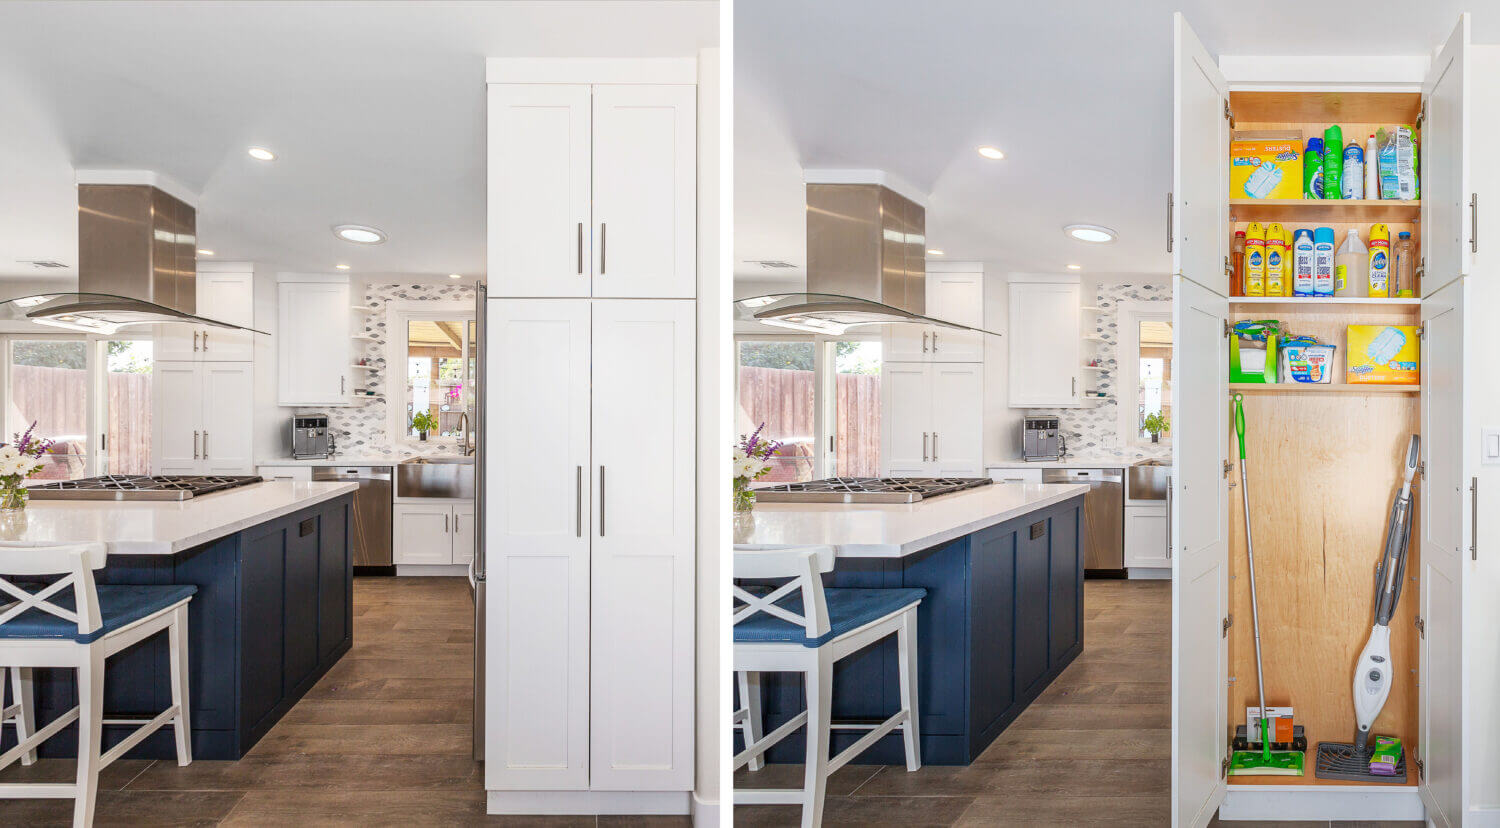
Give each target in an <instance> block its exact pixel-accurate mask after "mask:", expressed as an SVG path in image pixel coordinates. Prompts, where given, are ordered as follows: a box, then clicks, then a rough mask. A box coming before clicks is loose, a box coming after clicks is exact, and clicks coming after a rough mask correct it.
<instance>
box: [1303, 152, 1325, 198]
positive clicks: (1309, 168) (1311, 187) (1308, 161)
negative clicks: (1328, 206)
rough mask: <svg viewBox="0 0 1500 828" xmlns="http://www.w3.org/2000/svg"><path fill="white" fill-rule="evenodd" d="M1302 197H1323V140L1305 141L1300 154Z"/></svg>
mask: <svg viewBox="0 0 1500 828" xmlns="http://www.w3.org/2000/svg"><path fill="white" fill-rule="evenodd" d="M1302 197H1303V198H1322V197H1323V139H1322V138H1316V137H1314V138H1309V139H1307V149H1306V150H1304V151H1303V153H1302Z"/></svg>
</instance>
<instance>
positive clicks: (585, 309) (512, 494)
mask: <svg viewBox="0 0 1500 828" xmlns="http://www.w3.org/2000/svg"><path fill="white" fill-rule="evenodd" d="M487 304H488V306H489V307H488V310H487V313H488V320H487V321H488V323H489V324H488V326H487V328H486V336H485V374H486V377H485V383H486V385H485V388H484V394H485V433H486V435H487V436H486V437H485V438H484V450H483V451H482V452H480V454H481V458H482V460H483V462H484V464H485V487H486V492H485V533H486V535H485V546H484V548H485V571H486V573H487V583H488V596H487V606H488V610H489V611H488V612H487V613H486V615H485V620H484V623H485V631H486V636H487V642H488V647H487V651H486V657H485V670H486V673H485V675H486V679H485V722H486V723H487V728H486V734H485V762H484V776H485V787H486V788H489V789H491V790H579V789H583V788H587V787H588V786H589V769H588V756H589V682H588V675H589V526H590V525H591V524H590V523H589V520H588V516H589V514H590V511H589V493H590V491H592V487H591V486H590V485H589V484H588V481H589V480H591V479H592V477H591V474H590V471H589V469H590V465H589V319H590V303H589V302H588V300H585V299H514V300H508V299H496V298H493V297H491V298H490V299H489V300H488V302H487ZM632 370H633V371H639V370H641V366H636V367H635V368H634V369H632ZM632 443H633V444H634V445H636V446H639V447H642V448H644V446H643V444H641V443H640V442H639V440H634V439H633V440H632ZM654 456H655V455H654V453H651V452H647V453H645V454H640V455H638V456H637V457H636V458H635V460H636V462H637V463H642V462H645V459H646V458H647V457H654Z"/></svg>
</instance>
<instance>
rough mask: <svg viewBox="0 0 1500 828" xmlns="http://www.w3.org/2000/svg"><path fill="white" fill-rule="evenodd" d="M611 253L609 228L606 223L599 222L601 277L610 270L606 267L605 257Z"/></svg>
mask: <svg viewBox="0 0 1500 828" xmlns="http://www.w3.org/2000/svg"><path fill="white" fill-rule="evenodd" d="M608 253H609V227H608V225H606V224H605V223H604V222H602V221H601V222H599V275H600V276H603V275H604V271H606V270H608V269H609V268H608V267H607V266H606V265H605V262H606V259H605V256H606V255H607V254H608Z"/></svg>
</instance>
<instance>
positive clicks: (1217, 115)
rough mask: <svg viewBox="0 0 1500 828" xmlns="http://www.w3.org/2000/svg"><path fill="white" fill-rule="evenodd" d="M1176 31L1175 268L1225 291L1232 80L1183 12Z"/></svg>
mask: <svg viewBox="0 0 1500 828" xmlns="http://www.w3.org/2000/svg"><path fill="white" fill-rule="evenodd" d="M1172 33H1173V47H1174V51H1173V79H1172V93H1173V107H1172V140H1173V153H1172V192H1171V195H1170V196H1169V198H1170V199H1171V207H1170V208H1169V210H1170V212H1171V216H1172V220H1171V226H1170V228H1169V230H1168V233H1169V236H1168V243H1169V244H1170V246H1171V249H1172V272H1173V273H1176V274H1177V275H1179V276H1183V277H1185V278H1188V279H1192V280H1193V281H1195V282H1197V283H1198V284H1200V285H1203V286H1204V287H1206V288H1208V289H1209V290H1212V291H1213V292H1215V293H1217V294H1219V295H1220V296H1228V295H1229V275H1228V273H1227V271H1228V262H1229V119H1228V118H1227V117H1226V114H1225V110H1226V107H1227V106H1228V103H1229V84H1228V83H1227V82H1226V81H1225V80H1224V73H1222V72H1220V71H1219V64H1218V62H1217V61H1216V60H1214V57H1213V55H1210V54H1209V53H1208V50H1207V49H1205V48H1203V44H1202V43H1200V42H1199V41H1198V36H1197V35H1195V34H1193V30H1192V29H1190V28H1188V25H1187V21H1186V20H1184V19H1183V17H1182V14H1181V13H1177V14H1173V15H1172Z"/></svg>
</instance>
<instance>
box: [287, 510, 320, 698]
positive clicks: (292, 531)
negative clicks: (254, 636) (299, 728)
mask: <svg viewBox="0 0 1500 828" xmlns="http://www.w3.org/2000/svg"><path fill="white" fill-rule="evenodd" d="M283 595H284V596H285V598H284V599H283V600H284V601H285V606H284V610H283V611H284V612H285V618H286V638H285V639H284V640H283V653H284V655H283V659H284V664H285V672H283V673H282V675H281V692H282V694H283V695H288V696H290V695H292V694H294V693H296V692H297V689H298V687H299V686H301V684H302V682H303V681H305V680H306V679H307V677H308V676H310V675H312V672H313V671H314V670H316V669H317V668H318V517H317V516H316V515H313V516H310V517H306V518H303V519H302V520H299V521H287V530H286V580H285V582H284V587H283Z"/></svg>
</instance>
